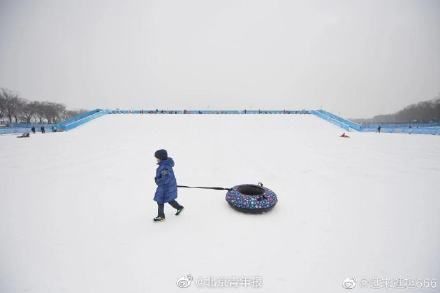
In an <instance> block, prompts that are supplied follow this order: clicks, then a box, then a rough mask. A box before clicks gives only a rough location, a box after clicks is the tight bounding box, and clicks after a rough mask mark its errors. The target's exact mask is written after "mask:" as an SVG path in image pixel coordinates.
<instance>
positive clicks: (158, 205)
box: [157, 200, 182, 218]
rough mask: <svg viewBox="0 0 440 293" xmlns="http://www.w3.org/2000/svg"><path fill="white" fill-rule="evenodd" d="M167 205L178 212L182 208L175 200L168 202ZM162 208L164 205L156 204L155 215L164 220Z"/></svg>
mask: <svg viewBox="0 0 440 293" xmlns="http://www.w3.org/2000/svg"><path fill="white" fill-rule="evenodd" d="M168 203H169V204H170V205H171V206H172V207H173V208H175V209H176V210H180V209H181V208H182V206H181V205H180V204H179V203H178V202H177V201H175V200H172V201H169V202H168ZM164 206H165V204H163V203H158V204H157V215H158V216H159V217H162V218H165V213H164V212H163V208H164Z"/></svg>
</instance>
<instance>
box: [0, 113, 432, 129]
mask: <svg viewBox="0 0 440 293" xmlns="http://www.w3.org/2000/svg"><path fill="white" fill-rule="evenodd" d="M107 114H241V115H243V114H245V115H246V114H277V115H279V114H287V115H298V114H305V115H309V114H312V115H315V116H317V117H319V118H321V119H323V120H325V121H327V122H330V123H332V124H334V125H336V126H338V127H340V128H342V129H344V130H347V131H360V132H377V130H378V129H377V128H378V126H379V125H380V126H381V132H384V133H408V134H434V135H440V123H427V124H423V123H418V124H396V123H393V124H385V123H384V124H364V125H361V124H358V123H355V122H352V121H350V120H347V119H344V118H342V117H339V116H337V115H335V114H333V113H330V112H327V111H325V110H120V109H116V110H103V109H96V110H93V111H89V112H85V113H82V114H79V115H77V116H74V117H72V118H70V119H68V120H65V121H63V122H62V123H59V124H55V125H51V124H46V125H45V127H46V130H47V131H49V132H50V131H51V128H52V126H55V127H56V128H57V130H58V131H69V130H71V129H74V128H76V127H78V126H81V125H83V124H85V123H88V122H90V121H92V120H94V119H96V118H99V117H101V116H103V115H107ZM33 125H36V124H33ZM26 126H27V127H23V125H16V127H2V128H0V134H12V133H24V132H29V131H30V127H29V125H26ZM36 128H37V130H39V127H36Z"/></svg>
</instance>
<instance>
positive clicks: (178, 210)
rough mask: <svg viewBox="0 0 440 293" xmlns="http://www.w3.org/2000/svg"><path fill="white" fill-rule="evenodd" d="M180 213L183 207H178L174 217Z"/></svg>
mask: <svg viewBox="0 0 440 293" xmlns="http://www.w3.org/2000/svg"><path fill="white" fill-rule="evenodd" d="M182 211H183V206H180V208H178V209H177V212H176V214H175V215H176V216H178V215H179V214H180V213H181V212H182Z"/></svg>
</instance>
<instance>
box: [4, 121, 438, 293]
mask: <svg viewBox="0 0 440 293" xmlns="http://www.w3.org/2000/svg"><path fill="white" fill-rule="evenodd" d="M341 133H342V131H341V130H340V129H339V128H336V127H335V126H333V125H331V124H328V123H327V122H324V121H322V120H320V119H318V118H316V117H314V116H311V115H304V116H299V115H298V116H294V115H285V116H283V115H274V116H269V115H268V116H264V115H247V116H243V115H231V116H228V115H220V116H215V115H213V116H209V115H201V116H197V115H176V116H175V115H152V116H147V115H144V116H140V115H139V116H138V115H107V116H104V117H102V118H99V119H97V120H94V121H92V122H91V123H89V124H86V125H84V126H82V127H79V128H77V129H75V130H73V131H71V132H67V133H54V134H51V133H48V134H45V135H41V134H36V135H34V136H32V137H31V138H29V139H16V138H15V136H9V135H8V136H1V137H0V180H1V181H0V182H1V185H0V292H1V293H12V292H38V293H40V292H41V293H43V292H44V293H47V292H54V293H60V292H73V293H80V292H81V293H86V292H106V293H108V292H128V293H130V292H136V293H141V292H142V293H149V292H226V291H231V292H280V293H281V292H302V293H304V292H348V291H350V290H347V289H344V288H343V287H342V283H343V281H344V279H346V278H348V277H355V278H356V280H357V281H359V280H361V279H363V278H365V279H372V278H383V279H385V278H391V279H396V278H408V279H423V280H424V279H437V280H439V277H440V249H439V248H440V232H439V231H440V137H438V136H429V135H401V134H375V133H350V136H351V138H349V139H343V138H340V137H339V135H340V134H341ZM159 148H166V149H167V150H168V152H169V155H170V156H171V157H173V158H174V160H175V162H176V167H175V173H176V177H177V181H178V183H179V184H183V185H199V186H200V185H201V186H224V187H231V186H233V185H236V184H244V183H254V184H255V183H257V182H258V181H261V182H263V183H264V185H265V186H267V187H269V188H271V189H272V190H274V191H275V192H276V193H277V194H278V197H279V202H278V204H277V206H276V207H275V208H274V209H273V210H272V211H271V212H269V213H266V214H263V215H246V214H242V213H239V212H237V211H235V210H233V209H231V208H230V207H229V205H228V204H227V203H226V201H225V192H223V191H214V190H196V189H193V190H189V189H181V190H179V197H178V201H179V202H180V203H182V204H183V205H184V206H185V211H184V212H183V213H182V214H181V215H180V216H178V217H176V216H174V214H173V212H174V211H173V210H172V209H171V207H170V206H166V210H165V212H166V216H167V219H166V221H165V222H162V223H153V221H152V219H153V217H155V216H156V213H157V210H156V204H155V202H154V201H153V200H152V198H153V195H154V191H155V184H154V181H153V177H154V174H155V168H156V165H155V163H156V160H155V158H154V157H153V153H154V151H155V150H156V149H159ZM188 274H191V275H192V276H193V278H194V281H193V282H192V284H191V285H190V286H189V288H186V289H182V288H178V287H177V286H176V281H177V280H178V279H179V278H181V277H182V276H185V275H188ZM209 277H211V280H215V281H217V282H221V280H225V282H226V283H227V282H229V281H228V280H230V279H232V280H236V279H237V278H247V279H248V280H249V279H250V280H251V281H252V280H257V281H258V283H257V285H261V282H262V287H261V288H257V289H255V288H247V287H245V286H244V285H243V284H240V286H239V287H238V288H229V290H226V289H219V288H217V289H213V288H209V284H205V287H202V286H203V284H202V283H200V282H199V281H200V280H206V279H207V278H209ZM234 282H235V281H234ZM211 285H212V284H211ZM232 285H233V284H232ZM254 285H255V283H254ZM220 286H221V284H220ZM353 291H359V292H385V291H387V292H402V289H394V290H392V289H388V290H385V289H383V290H378V289H373V288H370V289H368V288H360V284H359V283H358V284H357V287H356V288H355V289H353V290H352V292H353ZM439 291H440V289H439V284H437V288H436V289H426V288H425V289H409V290H408V292H439Z"/></svg>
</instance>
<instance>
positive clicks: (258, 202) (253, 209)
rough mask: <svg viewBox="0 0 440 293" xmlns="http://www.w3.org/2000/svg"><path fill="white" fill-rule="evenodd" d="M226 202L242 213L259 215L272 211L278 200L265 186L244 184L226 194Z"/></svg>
mask: <svg viewBox="0 0 440 293" xmlns="http://www.w3.org/2000/svg"><path fill="white" fill-rule="evenodd" d="M226 201H227V202H228V203H229V205H231V207H233V208H234V209H236V210H238V211H240V212H244V213H252V214H259V213H264V212H267V211H269V210H271V209H272V208H273V207H274V206H275V205H276V204H277V201H278V199H277V195H276V194H275V192H273V191H272V190H270V189H269V188H266V187H264V186H263V185H253V184H243V185H237V186H234V187H232V188H231V189H230V190H229V191H228V192H227V193H226Z"/></svg>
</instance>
